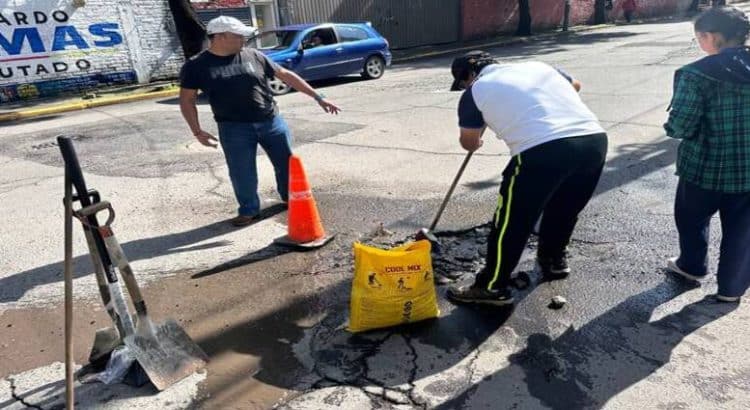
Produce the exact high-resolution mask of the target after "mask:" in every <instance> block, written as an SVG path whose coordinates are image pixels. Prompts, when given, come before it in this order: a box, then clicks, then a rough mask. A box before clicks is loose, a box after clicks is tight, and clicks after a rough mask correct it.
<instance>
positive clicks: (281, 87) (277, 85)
mask: <svg viewBox="0 0 750 410" xmlns="http://www.w3.org/2000/svg"><path fill="white" fill-rule="evenodd" d="M268 88H270V89H271V93H273V95H284V94H286V93H288V92H289V91H290V90H291V89H292V87H289V86H288V85H287V84H286V83H285V82H283V81H281V80H279V79H278V78H272V79H270V80H268Z"/></svg>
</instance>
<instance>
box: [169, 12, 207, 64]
mask: <svg viewBox="0 0 750 410" xmlns="http://www.w3.org/2000/svg"><path fill="white" fill-rule="evenodd" d="M169 9H170V10H171V11H172V17H173V18H174V24H175V27H176V28H177V37H179V39H180V44H181V45H182V51H183V52H184V53H185V58H190V57H192V56H194V55H196V54H198V53H200V52H201V51H202V50H203V42H204V41H205V39H206V28H205V26H204V25H203V23H202V22H201V21H200V19H199V18H198V15H197V14H196V13H195V10H193V6H192V5H190V0H169Z"/></svg>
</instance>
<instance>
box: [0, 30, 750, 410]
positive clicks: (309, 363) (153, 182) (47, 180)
mask: <svg viewBox="0 0 750 410" xmlns="http://www.w3.org/2000/svg"><path fill="white" fill-rule="evenodd" d="M691 35H692V29H691V28H690V24H689V23H688V22H680V21H670V22H665V23H658V24H657V23H649V24H638V25H629V26H618V27H612V28H606V29H601V30H596V31H591V32H586V33H579V34H572V35H569V36H565V37H559V38H556V39H554V38H551V39H546V40H540V41H530V42H528V43H526V44H520V45H515V46H511V47H504V48H495V49H491V50H490V51H491V52H492V53H493V54H494V55H495V56H497V57H498V58H500V59H502V60H504V61H520V60H525V59H530V58H536V59H541V60H543V61H546V62H549V63H551V64H554V65H556V66H559V67H562V68H564V69H566V71H568V72H570V73H571V74H573V75H574V76H576V77H577V78H579V79H581V80H582V82H583V84H584V88H583V91H582V94H581V95H582V98H583V99H584V100H585V101H586V102H587V103H588V104H589V106H590V107H591V108H592V109H593V111H594V112H595V113H596V114H597V115H598V116H599V117H600V119H601V121H602V123H603V124H604V126H605V127H606V128H607V130H608V133H609V135H610V149H609V152H608V162H607V164H606V166H605V170H604V174H603V177H602V180H601V182H600V184H599V187H598V190H597V193H596V196H595V197H594V199H593V200H592V202H591V203H590V205H589V206H588V208H587V209H586V210H585V212H584V214H583V215H582V217H581V220H580V223H579V225H578V227H577V229H576V232H575V234H574V239H573V241H572V243H571V246H570V253H571V267H572V269H573V274H572V275H571V277H570V278H569V279H568V280H565V281H558V282H544V283H540V282H539V275H538V274H537V273H536V272H535V271H534V266H533V259H532V257H533V255H534V251H535V242H534V241H533V240H532V241H531V242H530V243H529V246H528V250H527V252H526V253H525V254H524V256H523V258H522V260H521V263H520V265H519V267H518V275H519V280H518V281H516V287H517V289H516V290H515V292H516V300H517V303H516V306H515V307H514V308H513V309H479V308H472V307H456V306H453V305H452V304H450V303H448V302H447V301H446V299H445V289H446V287H447V285H449V284H451V283H454V281H455V282H463V281H469V280H471V276H472V274H473V273H474V272H475V271H476V270H477V269H479V268H481V258H482V257H483V256H484V252H485V249H484V247H485V245H486V243H485V242H484V234H486V223H487V220H488V219H489V218H490V217H491V215H492V211H493V207H494V204H495V203H496V191H497V186H498V184H499V182H500V173H501V171H502V168H503V166H504V164H505V163H506V161H507V159H508V154H507V149H506V148H505V147H504V146H503V145H502V144H501V143H500V142H498V141H496V140H495V139H493V138H487V139H486V142H485V145H484V147H483V148H482V150H481V151H479V152H478V153H477V154H476V155H475V156H474V158H473V159H472V162H471V164H469V166H468V168H467V169H466V172H465V174H464V176H463V178H462V180H461V183H460V184H459V186H458V188H457V190H456V192H455V193H454V197H453V199H452V200H451V202H450V204H449V205H448V207H447V209H446V211H445V214H444V215H443V218H442V220H441V221H440V224H439V226H438V230H439V231H440V238H441V243H442V247H441V251H440V253H435V254H434V255H433V265H434V269H435V272H436V274H437V275H436V276H437V277H438V279H439V280H438V281H437V283H436V286H437V291H438V299H439V305H440V310H441V316H440V318H438V319H435V320H429V321H425V322H421V323H415V324H412V325H409V326H403V327H397V328H391V329H385V330H378V331H371V332H365V333H360V334H350V333H348V332H347V331H346V330H345V324H346V320H347V316H348V312H347V310H348V303H349V295H350V291H351V275H352V271H353V268H352V264H353V257H352V254H351V253H352V249H351V245H352V243H353V242H354V241H363V242H366V243H372V244H376V245H381V246H390V245H393V244H397V243H401V242H402V241H404V240H407V239H408V238H409V237H410V236H411V235H413V234H414V233H415V232H416V231H417V230H418V229H419V228H421V227H424V226H425V225H426V224H427V223H429V221H430V220H431V219H432V217H433V216H434V212H435V211H436V209H437V207H438V206H439V204H440V202H441V200H442V199H443V195H444V194H445V191H446V189H447V188H448V186H449V183H450V181H451V179H452V178H453V176H454V172H455V171H456V170H457V169H458V166H459V164H460V163H461V160H462V159H463V157H464V152H463V151H462V150H461V149H460V147H459V146H458V143H457V134H456V132H457V131H456V125H455V107H456V103H457V100H458V97H459V96H458V94H455V93H449V92H447V91H446V89H447V87H448V85H449V84H450V80H449V77H450V75H449V71H448V68H447V67H449V64H450V56H448V57H440V58H431V59H425V60H421V61H417V62H414V63H412V64H409V65H403V66H396V67H393V68H392V69H391V70H390V71H389V72H388V73H387V74H386V76H385V77H384V78H383V79H381V80H378V81H360V80H358V79H356V78H346V79H343V80H339V81H334V82H326V83H322V84H316V85H317V86H320V87H323V88H325V93H326V94H327V95H328V96H329V97H330V98H331V99H332V100H333V101H335V102H336V103H337V104H339V105H340V106H341V107H342V108H343V112H342V114H341V115H339V116H337V117H328V116H323V115H322V114H320V113H319V108H318V107H317V106H316V105H315V104H314V103H312V102H311V101H310V100H309V99H307V98H306V97H304V96H301V95H299V94H296V93H293V94H290V95H287V96H283V97H281V98H279V104H280V108H281V112H282V113H283V114H284V115H285V116H286V118H287V120H288V122H289V124H290V126H291V128H292V130H293V133H294V135H295V143H294V149H295V151H296V152H297V153H299V154H300V155H301V156H302V158H303V160H304V161H305V167H306V169H307V171H308V176H309V178H310V180H311V182H312V184H313V193H314V195H315V198H316V200H317V203H318V208H319V209H320V212H321V214H322V218H323V222H324V225H325V228H326V230H327V231H329V232H331V233H335V234H337V236H336V239H335V240H334V242H332V243H331V244H329V245H328V246H326V247H325V248H323V249H320V250H318V251H316V252H308V253H294V252H289V251H288V250H285V249H282V248H279V247H277V246H275V245H273V244H272V241H273V239H274V238H276V237H278V236H281V235H283V234H284V233H285V222H286V213H285V212H283V210H281V209H279V208H278V206H274V204H275V202H274V200H275V198H276V195H275V193H274V186H273V172H272V170H271V168H270V166H269V164H268V161H266V160H264V159H261V160H260V161H259V175H260V193H261V196H262V197H263V198H264V200H266V205H267V206H268V207H269V208H268V209H267V211H266V214H265V215H266V216H267V218H266V219H264V220H263V221H262V222H259V223H257V224H255V225H252V226H250V227H248V228H245V229H234V228H232V227H230V226H228V225H227V224H226V219H228V218H230V217H231V216H233V214H234V211H235V205H234V203H233V202H234V201H233V195H232V191H231V187H230V186H229V182H228V178H227V176H226V167H225V165H224V162H223V159H222V157H221V154H220V153H219V152H217V151H214V150H210V149H206V148H203V147H200V146H198V145H197V144H196V143H195V142H194V141H193V140H192V139H191V137H190V135H189V133H187V129H186V128H185V126H184V124H182V121H181V119H180V117H179V112H178V108H177V106H176V105H175V101H174V100H170V99H168V100H159V101H146V102H140V103H133V104H127V105H121V106H112V107H106V108H101V109H96V110H88V111H85V112H79V113H70V114H66V115H63V116H57V117H52V118H42V119H39V120H38V121H33V122H23V123H18V124H13V125H11V126H9V127H4V135H3V136H2V137H0V210H1V211H2V212H3V214H4V217H5V218H6V219H5V220H7V221H9V222H8V223H5V224H2V225H0V254H2V255H3V256H4V257H3V258H1V259H0V329H3V332H0V408H6V407H8V408H22V407H23V406H24V405H23V403H21V401H20V400H19V398H20V399H21V400H23V402H25V403H27V404H28V405H31V406H38V407H41V408H45V409H48V408H59V406H60V405H61V403H62V401H61V400H62V386H63V385H62V374H63V372H62V364H61V363H60V361H61V360H62V358H63V351H62V348H63V346H62V337H63V334H62V317H63V316H62V304H61V301H62V276H61V271H62V265H61V255H62V236H61V231H62V229H61V228H62V222H61V220H62V211H63V210H62V206H60V196H61V195H62V168H61V167H60V161H59V158H58V153H57V151H56V147H55V146H54V145H50V141H52V139H53V137H54V136H55V135H56V134H57V133H59V132H69V133H73V134H76V135H80V137H79V138H78V140H77V141H76V147H77V148H78V150H79V156H80V158H81V162H82V165H83V167H84V171H85V173H86V177H87V182H88V183H89V185H90V186H91V187H95V188H97V189H99V191H100V192H102V194H103V196H104V198H106V199H108V200H110V201H111V202H112V203H113V205H114V207H115V209H116V210H117V212H118V216H117V218H118V219H117V221H116V224H115V227H114V228H115V231H116V232H117V235H118V238H119V239H120V240H121V241H122V244H123V248H124V249H125V252H126V254H127V255H128V258H129V259H130V260H131V261H132V262H133V268H134V270H135V272H136V275H137V276H138V279H139V281H140V282H141V284H142V286H143V288H144V295H145V298H146V300H147V301H148V303H149V307H150V310H151V311H152V312H154V316H155V319H157V320H162V319H163V318H174V319H176V320H178V321H179V323H180V324H181V325H182V326H184V327H185V329H186V331H187V332H188V333H189V334H190V335H191V337H192V338H193V339H194V340H195V341H196V342H197V343H198V344H199V345H200V346H201V347H202V348H203V349H204V350H205V351H206V353H207V354H208V355H209V357H210V358H211V361H210V363H209V365H208V367H207V369H206V371H205V373H200V374H196V375H194V376H192V377H191V378H188V379H186V380H185V381H184V382H183V383H181V384H180V385H179V386H175V387H173V388H171V389H168V390H166V391H164V392H161V393H158V394H157V392H156V391H154V390H153V389H149V388H142V389H132V388H130V387H127V386H122V385H116V386H101V385H80V386H78V392H77V396H76V397H77V399H78V407H83V408H87V407H88V408H138V407H141V408H165V409H172V408H174V409H177V408H206V409H213V408H222V409H223V408H228V409H234V408H236V409H265V408H272V407H277V408H284V409H320V408H345V409H365V408H379V409H421V408H429V409H433V408H434V409H480V408H493V409H495V408H499V409H544V408H552V409H576V408H592V409H593V408H611V409H634V408H638V409H640V408H661V409H701V410H702V409H708V408H721V409H744V408H746V403H748V402H750V385H749V384H748V383H749V382H748V380H750V377H748V376H750V365H749V364H748V361H747V357H748V355H749V354H750V350H749V349H750V347H749V346H748V345H747V344H746V343H739V342H738V341H741V340H748V338H750V329H748V323H750V321H749V320H748V319H750V310H749V308H748V304H747V303H743V304H740V305H739V306H732V305H717V304H714V303H713V302H711V300H710V299H707V298H706V297H707V295H710V294H711V293H712V292H714V291H715V287H716V283H715V279H714V278H709V279H708V280H707V281H706V283H704V284H703V286H702V287H696V286H691V285H689V284H685V283H683V282H680V281H678V280H676V279H675V278H673V277H671V276H669V275H667V274H666V273H665V271H664V269H663V266H664V264H665V260H666V258H668V257H670V256H673V255H674V252H675V251H676V247H677V243H676V232H675V228H674V224H673V217H672V202H673V193H674V189H675V185H676V178H675V177H674V175H673V174H674V157H675V151H676V142H675V141H671V140H669V139H667V138H665V137H664V133H663V131H662V129H661V124H662V122H663V121H664V119H665V117H666V114H665V111H664V109H665V108H666V106H667V104H668V103H669V99H670V96H671V84H672V73H673V71H674V70H675V69H676V68H677V67H679V66H680V65H682V64H684V63H687V62H689V61H692V60H693V59H695V58H697V57H698V56H699V53H698V50H697V49H696V48H695V47H694V46H693V45H692V44H691V41H690V40H691ZM199 112H200V115H201V120H202V122H203V123H204V124H206V127H207V128H208V129H209V130H210V131H215V125H214V124H213V122H212V121H211V117H210V113H209V112H208V107H207V106H206V105H205V104H202V105H200V107H199ZM717 222H718V221H717ZM76 229H77V230H79V228H78V227H76ZM712 236H713V239H712V254H711V258H712V261H716V256H717V252H716V251H717V249H718V238H719V237H720V231H719V227H718V224H714V227H713V230H712ZM75 255H76V258H75V266H76V271H75V277H76V279H75V281H74V289H75V297H76V299H75V301H76V304H75V318H74V326H75V327H74V335H75V346H76V348H75V361H76V363H78V364H85V363H86V360H87V355H88V349H89V348H90V346H91V341H92V339H93V334H94V332H95V331H96V329H98V328H101V327H103V326H108V325H109V324H110V323H109V319H108V317H107V315H106V313H105V312H104V311H103V309H102V308H101V306H100V303H99V302H98V300H97V292H96V285H95V281H94V279H93V277H92V275H91V267H90V262H88V259H87V258H88V256H87V255H86V250H85V244H84V242H83V238H82V235H80V232H79V231H76V237H75ZM527 282H528V283H527ZM554 296H563V297H564V298H565V299H567V300H568V303H567V304H566V305H565V306H564V307H563V308H562V309H559V310H551V309H549V308H548V305H549V302H550V300H551V299H552V298H553V297H554ZM10 380H13V385H12V386H11V383H10ZM12 387H13V388H12Z"/></svg>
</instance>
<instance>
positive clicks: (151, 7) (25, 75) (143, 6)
mask: <svg viewBox="0 0 750 410" xmlns="http://www.w3.org/2000/svg"><path fill="white" fill-rule="evenodd" d="M183 61H184V57H183V53H182V50H181V46H180V43H179V40H178V39H177V36H176V33H175V25H174V20H173V18H172V15H171V12H170V10H169V6H168V4H167V2H166V1H163V0H127V1H126V0H0V103H2V102H9V101H18V100H23V99H30V98H38V97H45V96H52V95H56V94H60V93H65V92H81V91H85V90H90V89H93V88H97V87H102V86H109V85H116V84H129V83H147V82H151V81H156V80H161V79H169V78H173V77H174V76H175V75H176V74H177V73H178V71H179V68H180V66H181V65H182V63H183Z"/></svg>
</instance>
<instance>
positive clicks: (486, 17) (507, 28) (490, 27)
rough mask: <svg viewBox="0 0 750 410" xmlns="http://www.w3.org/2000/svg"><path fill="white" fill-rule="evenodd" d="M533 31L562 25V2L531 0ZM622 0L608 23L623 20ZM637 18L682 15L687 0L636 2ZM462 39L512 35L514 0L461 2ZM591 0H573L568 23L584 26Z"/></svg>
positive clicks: (515, 11) (515, 18)
mask: <svg viewBox="0 0 750 410" xmlns="http://www.w3.org/2000/svg"><path fill="white" fill-rule="evenodd" d="M530 3H531V22H532V26H533V29H535V30H543V29H551V28H557V27H560V26H561V25H562V19H563V12H564V6H565V3H564V0H530ZM621 3H622V0H614V7H613V9H612V10H611V11H609V15H608V18H609V20H610V21H613V20H616V19H619V20H622V8H621V7H620V4H621ZM637 3H638V10H637V11H636V13H635V15H636V17H637V18H639V17H640V18H643V17H656V16H666V15H673V14H678V13H681V12H684V11H685V10H687V8H688V6H689V5H690V0H637ZM462 8H463V29H462V37H463V39H464V40H472V39H477V38H482V37H488V36H492V35H494V34H498V33H510V32H514V31H515V30H516V28H517V25H518V1H517V0H464V2H463V6H462ZM593 15H594V0H572V2H571V11H570V24H571V25H575V24H586V23H590V22H591V21H592V20H593Z"/></svg>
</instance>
